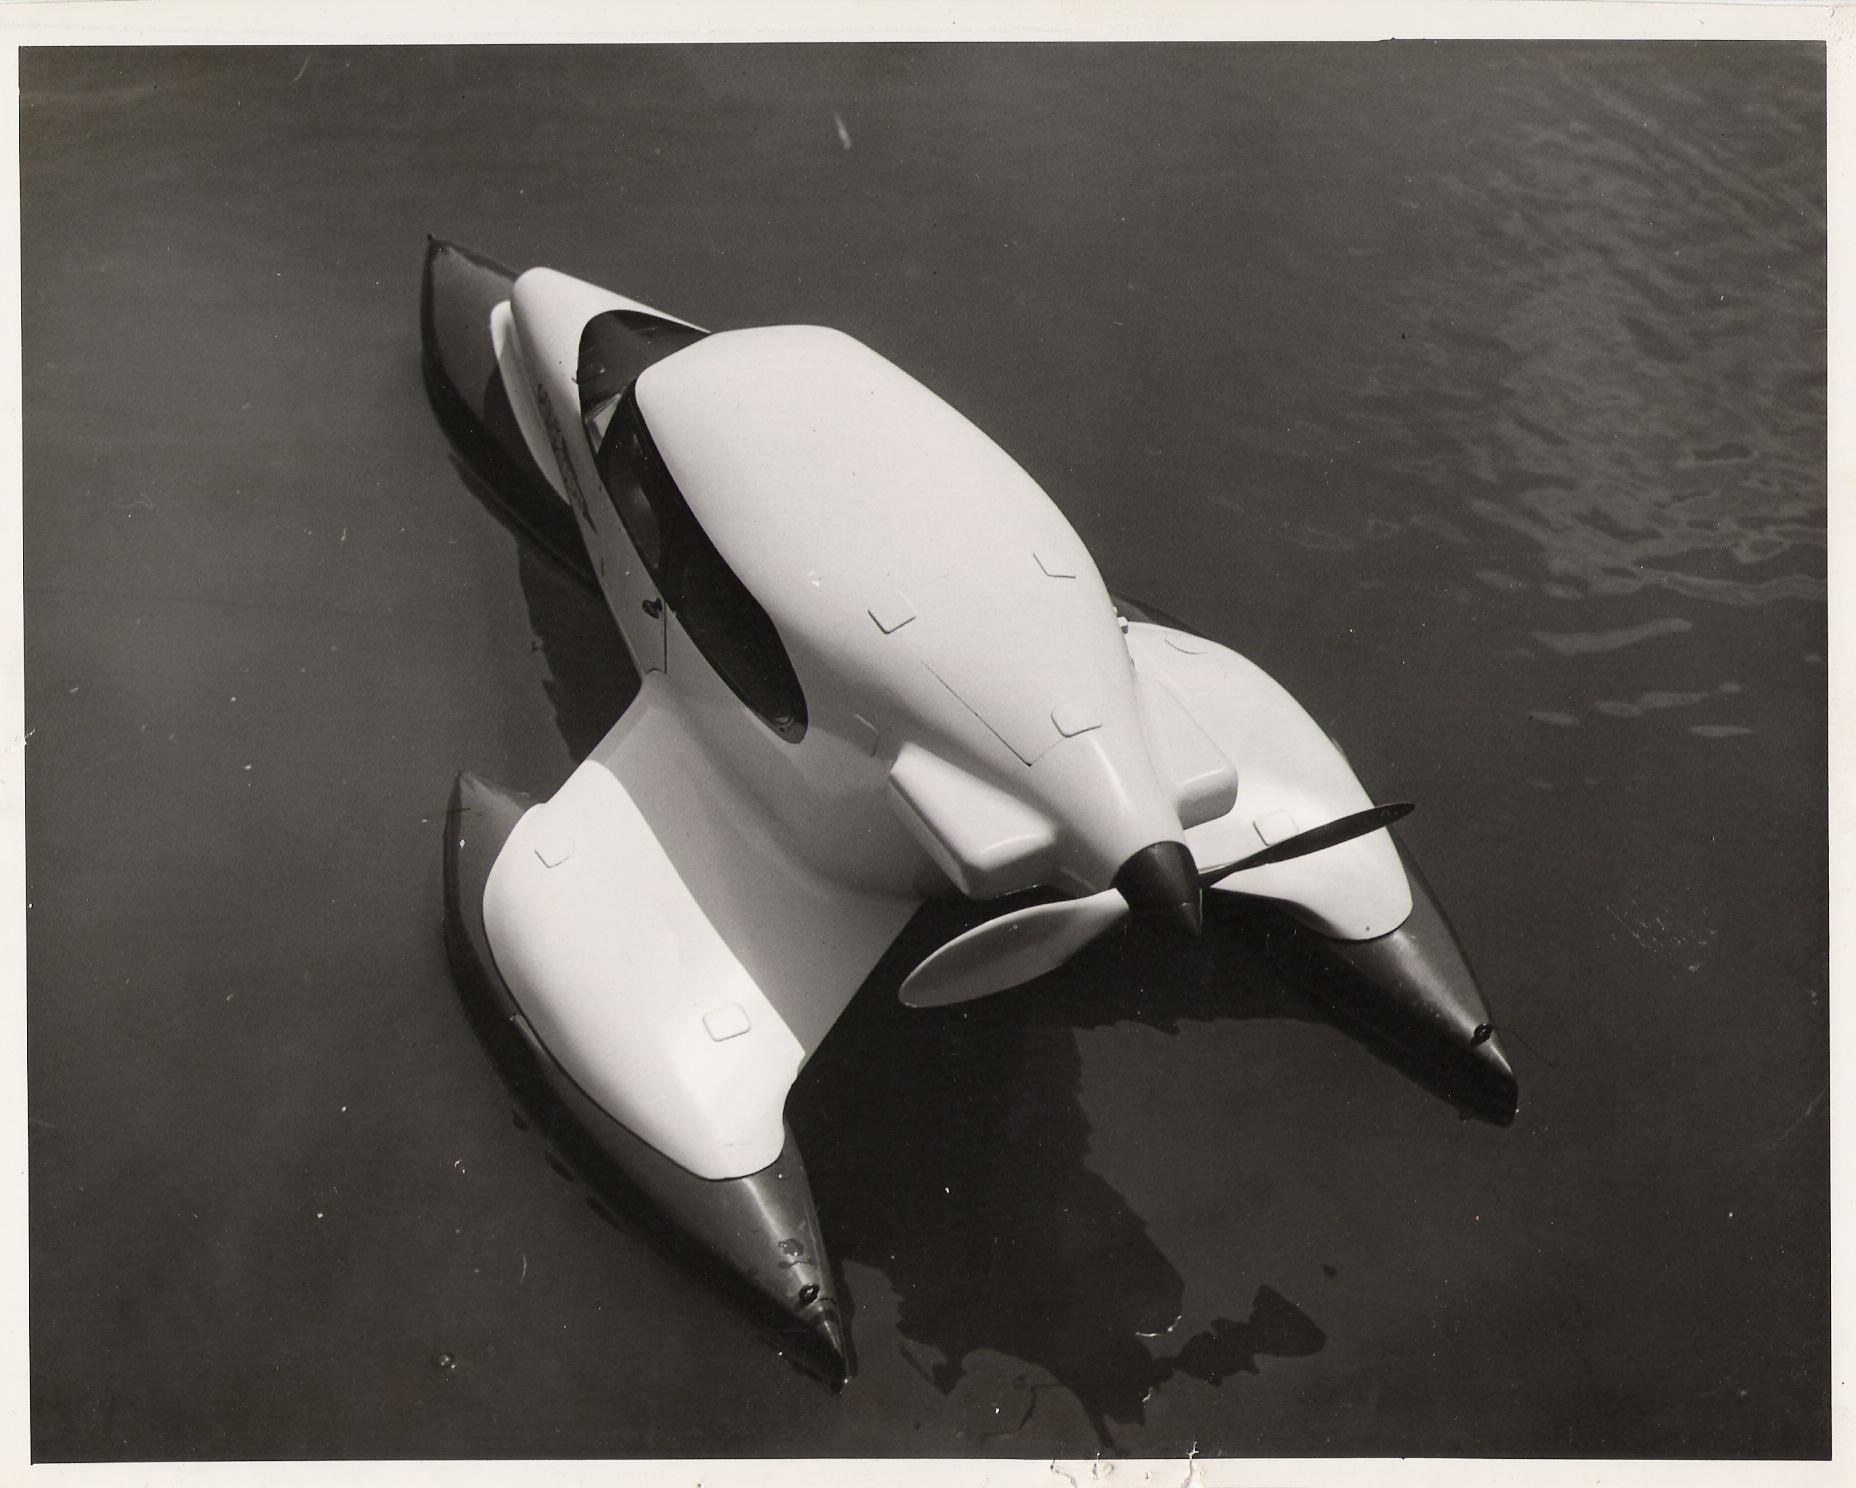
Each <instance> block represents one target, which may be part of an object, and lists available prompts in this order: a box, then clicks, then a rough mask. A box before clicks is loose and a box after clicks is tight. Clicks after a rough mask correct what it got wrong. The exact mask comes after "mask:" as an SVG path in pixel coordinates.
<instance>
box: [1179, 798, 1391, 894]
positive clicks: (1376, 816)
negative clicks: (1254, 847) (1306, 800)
mask: <svg viewBox="0 0 1856 1488" xmlns="http://www.w3.org/2000/svg"><path fill="white" fill-rule="evenodd" d="M1415 810H1417V807H1416V806H1414V805H1413V804H1412V803H1411V802H1410V801H1394V802H1393V803H1392V804H1390V805H1388V806H1369V807H1368V808H1367V809H1366V810H1365V811H1356V812H1354V813H1353V814H1352V815H1351V816H1340V817H1336V818H1335V819H1334V820H1333V821H1331V822H1323V823H1322V824H1321V825H1320V826H1318V827H1310V828H1309V829H1308V830H1307V831H1306V832H1297V833H1296V834H1295V835H1294V836H1293V837H1285V838H1283V840H1282V841H1281V842H1276V843H1272V844H1271V845H1270V846H1268V847H1266V848H1264V849H1263V851H1262V852H1255V853H1252V854H1251V855H1250V856H1249V857H1247V858H1239V859H1238V860H1237V861H1236V862H1235V863H1228V864H1226V865H1225V866H1224V867H1223V868H1213V869H1210V870H1208V871H1207V872H1204V873H1201V874H1200V875H1199V887H1200V888H1201V889H1209V888H1210V887H1211V886H1212V885H1213V884H1215V883H1218V882H1219V881H1220V880H1222V879H1225V878H1228V877H1230V876H1231V875H1232V874H1233V873H1241V872H1242V871H1243V870H1244V869H1246V868H1267V867H1268V866H1269V865H1270V864H1271V863H1286V862H1288V861H1289V860H1290V859H1291V858H1301V857H1306V856H1307V855H1308V854H1309V853H1317V852H1320V851H1322V850H1323V849H1324V848H1329V847H1339V846H1340V845H1341V843H1343V842H1351V841H1353V839H1354V838H1355V837H1364V836H1365V835H1366V834H1367V833H1368V832H1377V831H1378V830H1379V829H1380V828H1381V827H1389V826H1391V825H1392V823H1393V822H1395V821H1397V820H1398V819H1399V818H1400V817H1405V816H1410V815H1411V813H1412V812H1413V811H1415Z"/></svg>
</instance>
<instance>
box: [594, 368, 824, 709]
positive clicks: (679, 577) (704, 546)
mask: <svg viewBox="0 0 1856 1488" xmlns="http://www.w3.org/2000/svg"><path fill="white" fill-rule="evenodd" d="M598 465H599V475H600V479H601V480H602V481H604V482H605V485H606V491H607V494H608V496H609V497H610V498H611V500H612V504H613V506H614V507H616V508H617V509H618V513H619V519H620V520H621V521H622V522H624V524H625V529H626V531H627V532H628V533H630V534H631V537H632V540H633V542H634V544H635V545H636V546H637V548H638V551H639V554H640V555H641V556H642V557H643V559H644V562H645V567H646V568H647V569H649V570H650V573H651V577H652V578H653V579H654V580H656V582H657V588H658V592H659V594H661V595H662V596H663V598H664V602H665V603H666V604H668V605H669V606H670V608H671V609H672V610H674V611H676V614H677V618H678V619H679V620H680V621H681V622H682V624H683V628H684V629H685V630H686V631H688V632H689V637H690V639H691V640H692V641H694V642H695V643H696V649H697V650H699V651H701V652H702V654H703V656H704V657H706V658H707V659H708V662H709V665H711V666H712V667H714V668H715V670H716V672H717V674H718V675H719V676H720V677H721V678H722V680H723V681H724V682H726V683H727V684H728V685H729V688H730V689H731V690H732V691H733V692H734V694H735V696H736V697H738V698H740V699H741V701H742V702H744V703H745V704H747V706H748V707H750V708H752V709H753V710H754V712H755V713H756V714H758V715H759V717H760V718H761V720H762V721H763V722H764V723H766V725H767V726H768V727H769V728H771V729H772V730H773V731H774V732H775V733H777V734H779V735H780V737H781V738H783V739H786V740H788V741H790V742H793V743H797V742H798V741H799V740H800V739H803V738H804V737H805V732H806V698H805V693H804V692H803V691H802V690H801V689H800V686H799V678H798V675H797V674H796V673H795V672H794V671H793V663H792V660H791V658H790V657H788V656H787V654H786V647H785V646H784V645H782V644H781V642H780V635H779V632H778V631H777V630H775V629H774V625H773V621H772V619H771V618H769V616H768V614H767V612H766V611H765V610H763V609H762V608H761V607H760V605H759V603H758V602H757V601H756V600H755V598H754V596H753V595H752V594H750V593H748V590H747V586H746V585H745V584H743V583H742V582H741V580H740V579H739V578H737V577H736V576H735V571H734V570H733V569H731V568H730V567H729V566H728V564H727V562H726V561H724V559H723V558H722V555H721V554H720V553H719V552H717V551H716V547H715V544H714V543H713V542H711V541H710V540H709V534H708V533H706V532H705V531H703V528H702V524H701V523H700V522H698V521H697V520H696V514H695V513H694V512H692V511H691V510H690V508H689V503H688V502H686V501H685V500H684V499H683V493H682V492H681V491H679V490H678V489H677V484H676V482H675V481H674V480H672V479H671V475H670V471H669V469H668V468H667V467H666V466H665V464H664V461H663V457H662V456H661V455H659V454H658V451H657V446H656V445H655V444H654V443H653V442H652V440H651V433H650V430H649V429H647V428H646V427H645V423H644V419H643V417H642V415H640V413H639V412H638V400H637V398H636V396H635V395H634V391H633V389H631V388H629V387H628V388H626V389H625V392H624V394H623V396H622V397H620V399H619V401H618V406H617V408H616V409H615V411H614V413H613V416H612V422H611V423H610V424H609V425H608V426H607V429H606V434H605V438H604V439H603V440H602V441H601V443H600V447H599V454H598Z"/></svg>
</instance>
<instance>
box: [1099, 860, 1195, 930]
mask: <svg viewBox="0 0 1856 1488" xmlns="http://www.w3.org/2000/svg"><path fill="white" fill-rule="evenodd" d="M1115 887H1116V888H1117V889H1118V890H1120V892H1121V897H1122V898H1124V899H1126V900H1127V901H1128V908H1129V909H1130V910H1132V911H1133V912H1134V917H1135V918H1136V919H1137V920H1141V921H1143V922H1146V923H1151V924H1168V925H1171V926H1173V927H1175V928H1176V929H1180V930H1184V931H1185V932H1186V933H1187V934H1188V935H1197V934H1199V932H1200V931H1201V930H1202V929H1203V928H1204V923H1205V916H1204V909H1203V907H1202V905H1201V903H1200V898H1199V870H1198V865H1197V864H1195V863H1194V862H1193V860H1192V853H1191V852H1190V851H1189V850H1188V849H1187V847H1186V844H1185V843H1183V842H1155V843H1151V844H1150V845H1148V846H1147V847H1143V848H1142V849H1141V850H1140V851H1139V852H1137V853H1135V854H1134V855H1133V856H1132V857H1130V858H1129V859H1128V861H1127V862H1125V863H1123V864H1122V865H1121V868H1120V871H1118V872H1117V873H1116V874H1115Z"/></svg>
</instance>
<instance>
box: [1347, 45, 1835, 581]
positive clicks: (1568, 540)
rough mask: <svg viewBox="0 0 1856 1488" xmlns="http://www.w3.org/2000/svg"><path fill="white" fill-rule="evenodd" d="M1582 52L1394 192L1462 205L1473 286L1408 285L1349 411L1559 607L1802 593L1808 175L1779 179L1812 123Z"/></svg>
mask: <svg viewBox="0 0 1856 1488" xmlns="http://www.w3.org/2000/svg"><path fill="white" fill-rule="evenodd" d="M1542 60H1543V61H1546V59H1542ZM1587 61H1589V59H1583V60H1582V61H1581V62H1580V63H1577V64H1574V63H1569V62H1568V61H1567V60H1564V59H1557V60H1553V61H1548V62H1546V65H1544V66H1542V67H1541V68H1540V69H1539V70H1538V72H1536V73H1535V74H1534V75H1533V76H1531V77H1530V78H1528V79H1525V80H1523V79H1520V78H1516V79H1514V80H1513V83H1512V91H1511V95H1510V101H1511V108H1510V109H1509V110H1508V111H1507V112H1505V113H1504V115H1503V116H1502V118H1501V119H1500V120H1499V121H1491V122H1492V125H1493V130H1492V133H1491V134H1490V135H1489V136H1488V137H1487V138H1486V139H1485V140H1484V141H1483V142H1482V144H1481V146H1480V147H1479V148H1478V149H1477V150H1475V151H1474V152H1466V153H1467V154H1468V155H1469V156H1470V158H1468V159H1466V160H1465V162H1464V166H1463V168H1462V169H1461V170H1460V171H1459V172H1455V173H1450V174H1446V175H1445V176H1443V177H1442V179H1441V180H1440V181H1439V182H1437V183H1436V196H1435V197H1433V198H1432V199H1429V200H1425V201H1423V202H1415V201H1414V202H1413V203H1411V206H1412V207H1413V209H1414V210H1418V211H1424V212H1429V213H1434V214H1438V215H1440V216H1444V217H1447V218H1451V219H1454V218H1457V217H1463V216H1467V215H1468V214H1471V213H1473V214H1474V218H1475V222H1476V231H1477V233H1478V235H1479V242H1478V244H1477V248H1478V256H1477V260H1476V267H1477V272H1475V273H1474V274H1473V275H1471V274H1467V273H1464V272H1462V266H1461V264H1460V263H1459V262H1456V261H1452V262H1451V263H1449V264H1447V265H1445V266H1442V267H1440V269H1439V271H1438V272H1437V273H1436V274H1433V275H1431V276H1429V277H1428V278H1427V276H1425V275H1423V274H1422V272H1421V273H1420V275H1419V284H1418V285H1417V286H1416V288H1417V289H1418V291H1419V292H1417V293H1414V294H1412V295H1411V296H1410V299H1411V301H1414V302H1417V303H1421V304H1424V305H1426V306H1428V307H1430V308H1429V311H1428V313H1427V314H1426V315H1425V316H1424V317H1423V319H1422V321H1421V322H1420V324H1419V325H1416V326H1413V327H1409V328H1408V330H1407V334H1406V335H1404V336H1403V337H1401V339H1400V340H1399V341H1398V342H1397V343H1396V345H1397V347H1398V348H1399V353H1400V354H1399V355H1398V356H1396V357H1393V358H1389V359H1386V360H1384V361H1382V362H1381V363H1380V364H1379V365H1378V366H1376V367H1375V368H1373V369H1372V371H1371V373H1370V375H1369V376H1368V377H1367V379H1366V384H1365V394H1366V396H1365V397H1364V399H1363V401H1362V405H1361V407H1360V408H1359V409H1358V410H1357V411H1356V413H1355V415H1354V416H1355V418H1356V419H1357V420H1358V421H1359V422H1360V423H1361V424H1362V425H1364V426H1369V427H1371V428H1372V429H1373V430H1374V431H1375V433H1376V434H1377V435H1378V436H1379V437H1381V438H1382V439H1383V438H1386V436H1388V435H1390V436H1392V437H1393V438H1394V439H1396V440H1397V441H1398V442H1401V443H1403V444H1404V445H1405V446H1406V448H1407V449H1408V451H1409V453H1408V454H1407V456H1406V458H1405V459H1404V460H1402V461H1401V462H1399V463H1398V465H1397V467H1396V468H1398V469H1400V470H1402V471H1403V472H1404V473H1406V474H1408V475H1411V476H1413V477H1415V478H1418V479H1421V480H1423V481H1425V482H1427V483H1431V484H1438V483H1440V482H1451V481H1455V480H1457V479H1460V478H1463V477H1467V479H1468V481H1469V482H1470V486H1469V488H1468V489H1465V490H1462V491H1460V492H1459V494H1460V495H1461V496H1463V497H1467V498H1468V500H1467V504H1468V507H1469V509H1470V510H1472V511H1474V512H1475V513H1476V514H1477V515H1478V516H1480V517H1482V518H1483V519H1484V520H1485V521H1487V522H1489V523H1492V524H1495V525H1497V526H1500V527H1503V528H1506V529H1508V530H1510V531H1512V532H1514V533H1517V534H1520V535H1521V536H1523V537H1525V538H1526V539H1528V540H1529V541H1530V542H1532V543H1533V544H1535V545H1536V546H1537V548H1538V552H1539V558H1540V561H1541V565H1542V569H1543V570H1544V573H1545V575H1546V576H1547V577H1548V578H1549V579H1552V580H1558V581H1562V582H1563V584H1564V587H1563V588H1562V589H1560V590H1558V591H1554V592H1557V593H1559V594H1562V595H1576V594H1579V593H1584V594H1591V595H1628V594H1634V593H1637V592H1640V591H1643V590H1646V589H1661V590H1665V591H1668V592H1670V593H1673V594H1678V595H1681V596H1684V597H1687V598H1690V599H1698V600H1706V601H1711V602H1714V603H1718V604H1727V605H1759V604H1766V603H1770V602H1772V601H1775V600H1781V599H1822V598H1824V595H1825V592H1826V590H1825V581H1824V578H1823V575H1822V568H1823V547H1824V499H1825V492H1824V477H1823V466H1822V456H1823V448H1822V430H1823V420H1824V410H1825V383H1824V374H1823V368H1824V358H1825V343H1824V322H1823V317H1822V302H1821V299H1820V295H1821V283H1822V279H1821V275H1822V265H1823V253H1824V241H1825V240H1824V217H1823V209H1822V197H1821V194H1820V193H1821V183H1820V182H1818V181H1816V180H1814V179H1813V178H1812V176H1811V175H1810V174H1809V173H1808V172H1805V171H1799V170H1793V169H1782V168H1778V167H1779V166H1780V165H1781V163H1782V161H1783V156H1784V153H1785V152H1786V151H1788V150H1791V149H1796V150H1799V151H1803V152H1808V151H1810V150H1812V149H1814V148H1815V140H1814V130H1815V128H1817V127H1818V126H1819V120H1818V119H1816V118H1814V115H1813V112H1812V110H1811V109H1809V108H1802V109H1800V110H1799V111H1798V112H1797V114H1796V115H1795V116H1794V115H1791V114H1789V113H1788V112H1786V111H1784V110H1781V109H1775V108H1774V107H1773V105H1772V102H1771V100H1770V99H1769V98H1755V97H1754V96H1752V95H1751V94H1748V95H1745V96H1743V97H1741V98H1738V99H1730V100H1723V98H1722V96H1721V95H1720V94H1718V93H1714V94H1709V95H1707V96H1704V95H1703V93H1702V92H1701V91H1700V90H1697V89H1692V88H1691V86H1690V85H1689V83H1688V81H1687V80H1686V79H1685V78H1684V77H1683V75H1682V74H1681V73H1679V72H1677V71H1660V72H1657V73H1656V74H1654V75H1653V76H1652V75H1651V74H1649V73H1648V72H1646V71H1643V70H1640V69H1637V68H1633V67H1632V66H1630V65H1629V62H1628V60H1627V59H1626V58H1625V57H1624V56H1620V55H1616V54H1614V57H1613V58H1611V59H1607V61H1609V62H1610V63H1611V65H1609V66H1598V67H1593V66H1590V65H1585V64H1586V62H1587ZM1646 94H1648V95H1649V97H1648V98H1646V97H1645V95H1646ZM1671 118H1681V119H1684V120H1686V121H1689V122H1691V123H1692V126H1693V127H1688V128H1672V127H1670V122H1669V121H1670V120H1671ZM1491 201H1495V202H1499V204H1500V205H1499V207H1496V208H1491V206H1490V203H1491ZM1452 270H1454V271H1455V272H1454V273H1453V272H1451V271H1452ZM1445 276H1448V277H1445ZM1400 424H1402V425H1403V428H1398V427H1397V426H1398V425H1400Z"/></svg>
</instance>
